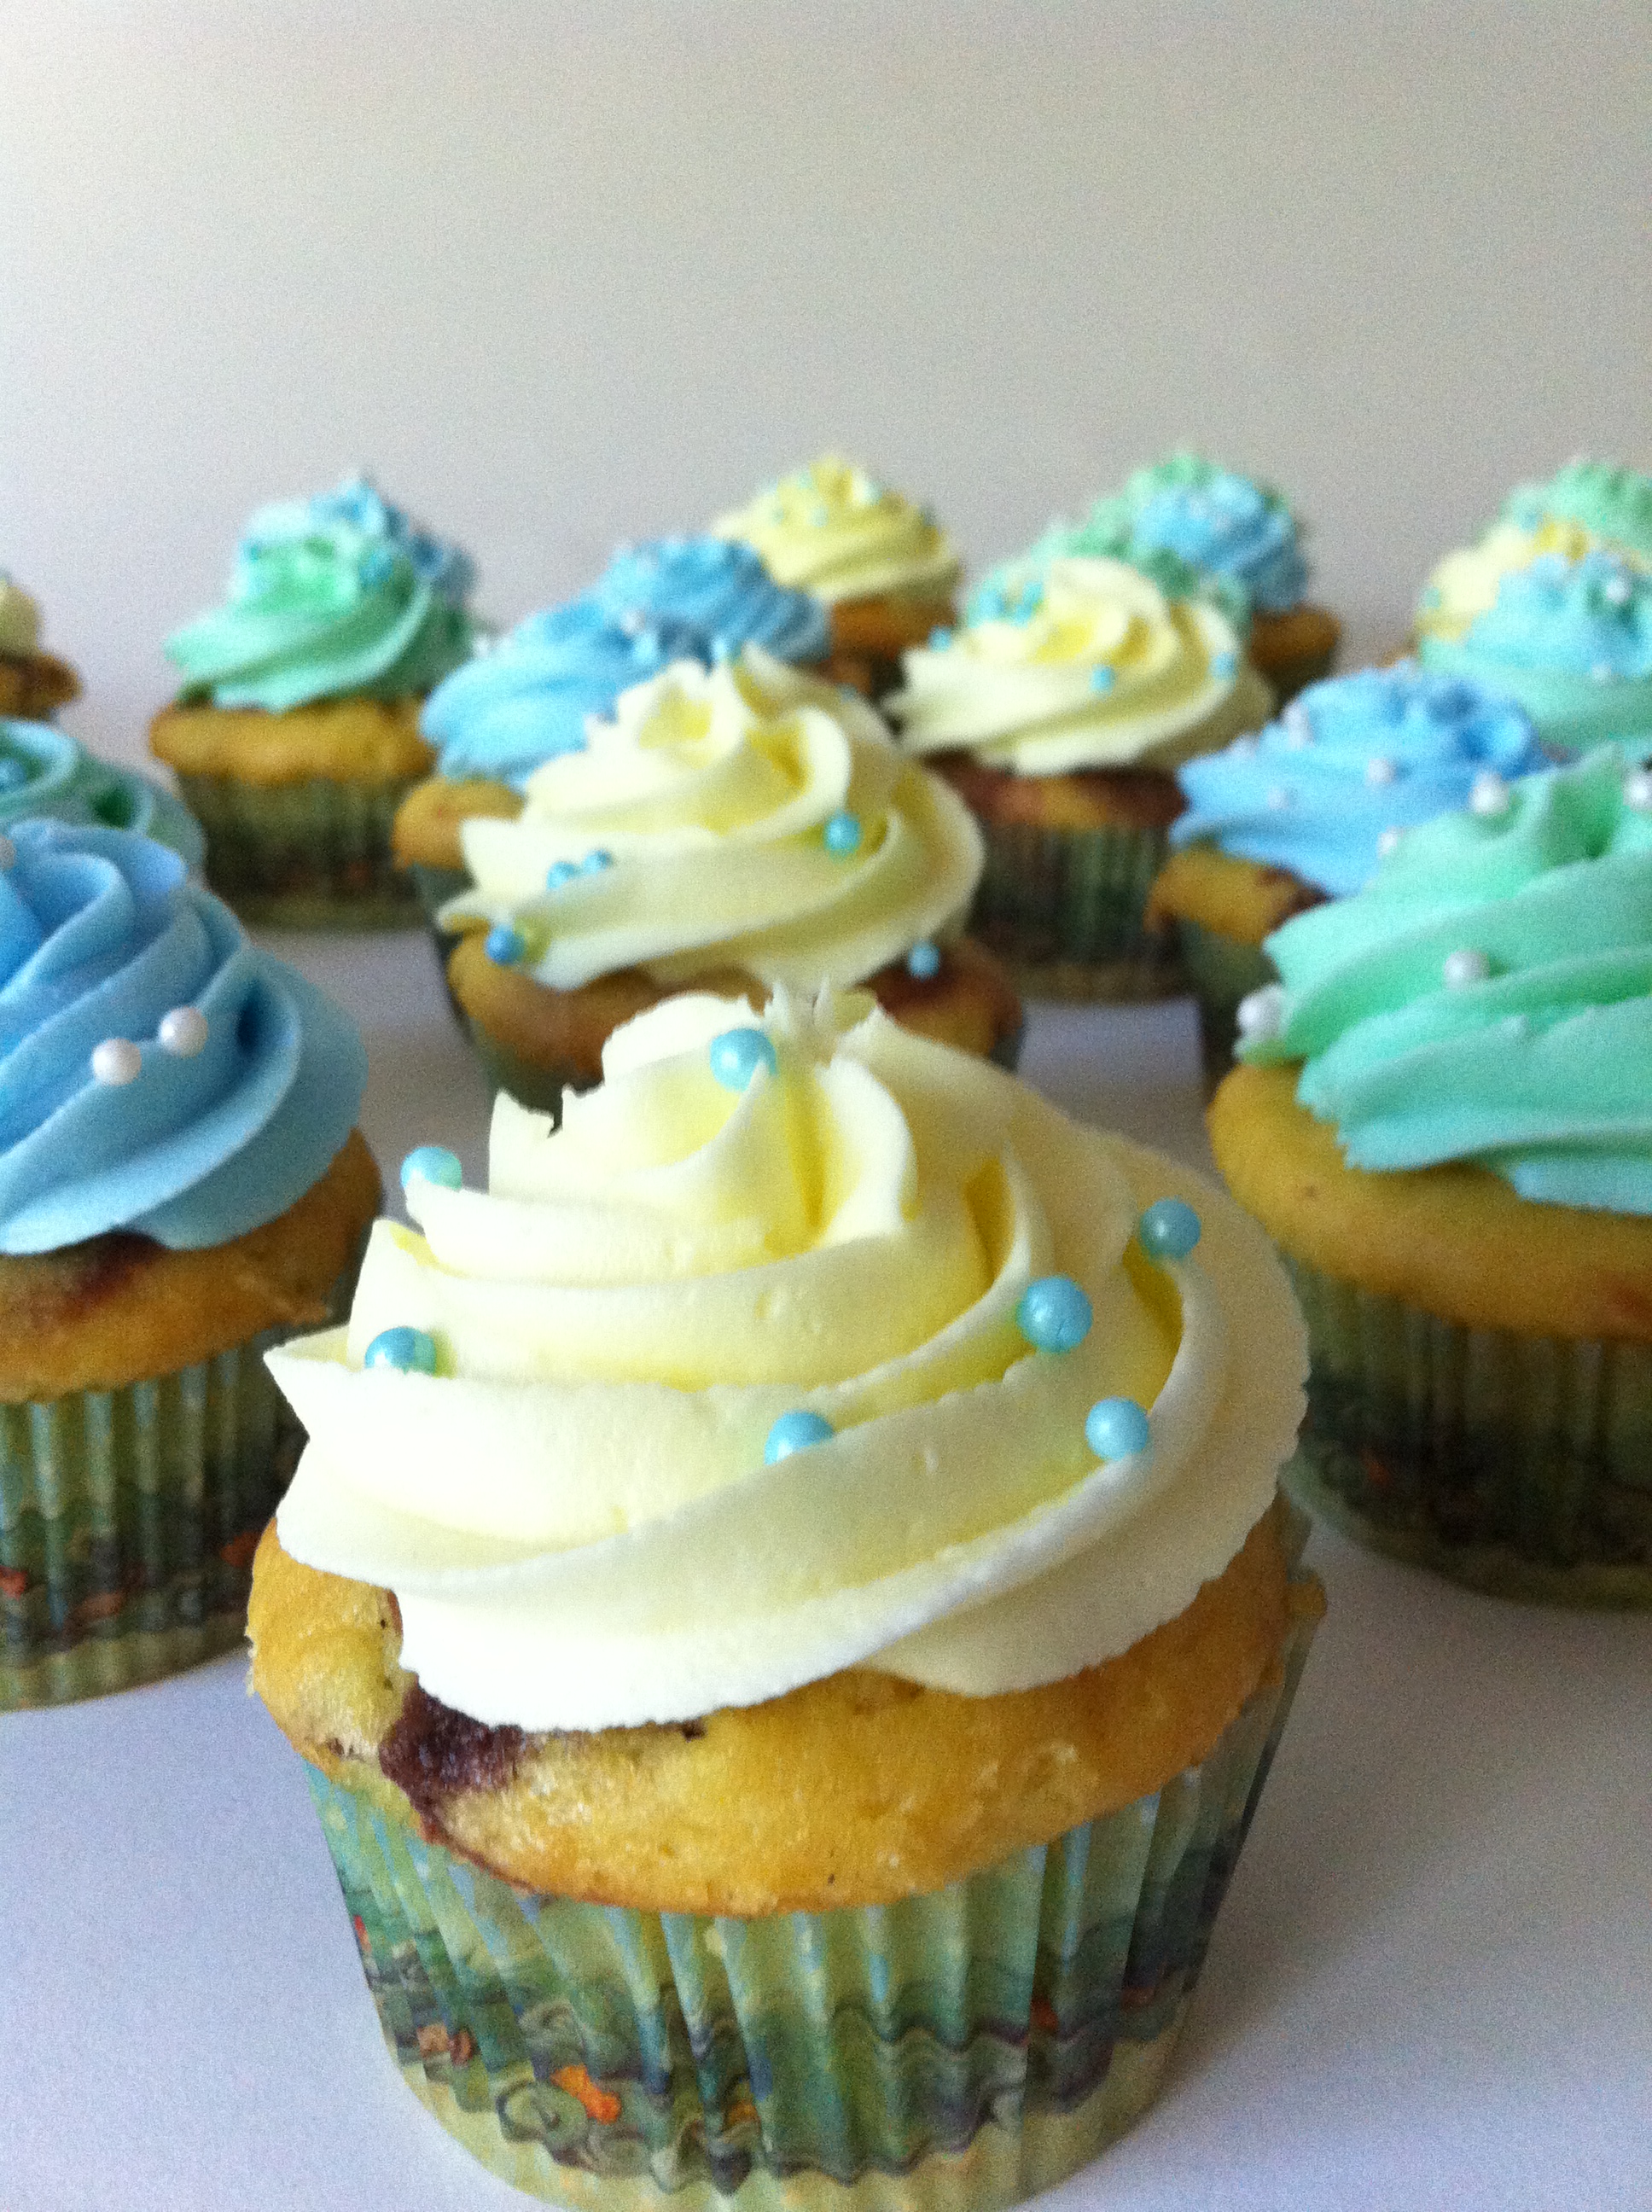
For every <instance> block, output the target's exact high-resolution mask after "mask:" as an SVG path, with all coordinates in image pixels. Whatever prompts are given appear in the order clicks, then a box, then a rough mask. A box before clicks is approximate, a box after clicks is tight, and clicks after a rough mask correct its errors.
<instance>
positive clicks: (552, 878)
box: [545, 860, 579, 891]
mask: <svg viewBox="0 0 1652 2212" xmlns="http://www.w3.org/2000/svg"><path fill="white" fill-rule="evenodd" d="M578 874H579V870H578V868H576V867H575V866H574V863H573V861H572V860H553V861H552V862H551V864H550V866H549V867H548V868H547V869H546V870H545V889H546V890H548V891H559V890H561V889H562V885H563V884H571V883H572V882H573V880H574V877H575V876H577V875H578Z"/></svg>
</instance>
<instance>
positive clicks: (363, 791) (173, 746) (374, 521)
mask: <svg viewBox="0 0 1652 2212" xmlns="http://www.w3.org/2000/svg"><path fill="white" fill-rule="evenodd" d="M473 579H474V570H473V568H472V567H471V562H470V561H469V559H468V557H467V556H465V554H463V553H462V552H460V551H459V549H458V548H457V547H455V546H452V545H449V544H446V543H444V542H443V541H442V540H440V539H439V538H434V537H433V536H431V535H430V534H429V533H428V532H426V531H424V530H422V529H421V528H420V527H418V526H416V525H415V524H414V523H412V522H411V521H410V520H409V519H408V517H407V516H406V515H405V514H404V513H403V512H402V510H401V509H400V508H398V507H393V506H392V505H390V504H389V503H388V502H387V501H386V500H384V499H383V498H382V497H381V496H380V494H379V493H378V492H377V491H376V490H375V489H374V487H373V486H372V485H371V484H370V483H367V481H366V480H365V479H363V478H360V477H356V478H351V479H349V481H347V482H346V483H343V485H341V486H340V487H339V489H337V491H334V492H329V493H325V494H323V495H319V496H318V497H316V498H314V499H310V500H298V501H283V502H281V503H278V504H276V505H273V506H270V507H263V508H260V509H259V510H258V513H255V514H254V516H253V517H252V521H251V522H250V523H249V525H248V526H247V529H246V534H245V536H244V537H243V538H242V540H241V543H240V546H239V547H238V549H237V551H236V556H235V562H234V570H233V572H232V574H231V577H230V582H229V587H228V592H227V594H226V597H225V600H224V603H223V605H222V606H219V607H216V608H213V609H212V610H210V611H209V612H208V613H206V614H204V615H202V616H199V617H197V618H196V619H195V620H194V621H193V622H191V623H186V624H185V626H184V627H183V628H182V629H179V630H177V631H175V632H174V633H173V635H172V637H170V638H169V639H168V640H167V657H168V659H171V660H172V661H173V663H174V664H175V665H176V666H177V667H178V669H179V671H180V675H181V678H182V681H181V684H180V686H179V693H178V696H177V699H176V701H175V702H174V703H173V705H172V706H170V707H168V708H166V709H165V710H164V711H163V712H162V713H161V714H159V715H157V716H156V717H155V722H154V724H153V725H152V727H151V731H150V744H151V746H152V748H153V750H155V753H156V754H157V756H158V757H160V758H161V759H162V760H164V761H166V762H167V763H168V764H169V765H170V766H171V767H172V769H173V771H174V773H175V774H176V775H177V776H178V778H179V785H180V787H181V788H182V790H183V792H184V795H185V799H187V800H188V801H189V803H190V805H191V807H192V808H193V810H194V811H195V812H196V813H197V815H198V816H199V817H200V819H201V821H202V823H203V827H204V828H205V830H206V836H207V874H208V878H209V880H210V882H211V883H212V884H214V885H215V887H216V888H217V889H218V890H221V891H222V893H223V895H224V896H226V897H228V898H230V899H231V900H232V901H233V902H234V903H235V904H236V905H237V906H238V908H240V911H241V912H242V913H243V914H245V915H249V916H250V917H252V918H255V919H258V920H263V921H276V922H284V923H289V924H294V925H298V926H302V925H305V924H320V925H355V926H372V925H374V924H376V923H381V922H399V921H404V920H407V919H409V918H410V913H411V911H412V902H411V899H410V893H409V891H408V890H407V887H406V885H405V884H404V882H403V881H402V880H401V878H398V876H397V874H396V873H395V872H394V871H393V869H392V866H391V863H390V848H389V829H390V823H391V820H392V817H393V816H394V813H395V811H396V807H397V805H398V804H399V803H400V800H401V799H402V797H403V796H404V793H406V792H407V790H409V789H410V787H411V786H412V784H413V783H414V782H415V781H417V780H418V778H419V777H420V776H421V775H424V774H425V773H426V772H427V771H428V769H429V767H430V765H431V763H432V760H433V758H434V756H433V753H432V750H431V748H430V747H429V745H428V744H427V743H426V741H425V740H424V738H422V736H421V735H420V733H419V727H418V721H419V713H420V709H421V706H422V702H423V700H424V698H425V696H426V695H427V694H428V693H429V692H430V691H431V690H433V689H434V686H435V685H436V684H439V683H440V681H441V679H442V678H444V677H445V676H446V675H448V674H449V673H451V671H452V670H453V669H455V668H456V667H458V666H459V665H460V664H461V663H462V662H464V661H465V660H467V659H469V658H470V655H471V653H472V651H473V650H474V649H475V647H476V644H477V636H478V632H477V626H476V624H475V623H474V621H473V620H472V617H471V615H470V614H469V613H468V611H467V610H466V604H465V602H466V599H467V597H468V594H469V592H470V589H471V584H472V581H473Z"/></svg>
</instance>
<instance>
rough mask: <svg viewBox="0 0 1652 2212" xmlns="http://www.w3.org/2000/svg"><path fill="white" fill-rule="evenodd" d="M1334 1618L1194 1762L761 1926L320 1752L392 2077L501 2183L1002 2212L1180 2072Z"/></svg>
mask: <svg viewBox="0 0 1652 2212" xmlns="http://www.w3.org/2000/svg"><path fill="white" fill-rule="evenodd" d="M1300 1587H1301V1586H1300V1585H1299V1588H1300ZM1318 1610H1319V1608H1318V1606H1317V1604H1316V1603H1315V1602H1313V1601H1305V1602H1302V1603H1300V1604H1299V1606H1298V1607H1297V1609H1296V1610H1295V1612H1294V1613H1293V1620H1292V1626H1291V1632H1290V1635H1289V1638H1288V1641H1287V1644H1286V1646H1285V1652H1284V1655H1283V1661H1284V1663H1283V1665H1282V1667H1281V1668H1280V1669H1279V1670H1278V1679H1276V1680H1273V1681H1272V1682H1270V1683H1268V1684H1266V1685H1264V1686H1263V1687H1262V1688H1260V1690H1258V1692H1256V1694H1255V1695H1254V1697H1253V1698H1252V1699H1250V1701H1249V1703H1248V1705H1246V1706H1245V1708H1244V1709H1243V1711H1242V1712H1241V1713H1240V1714H1239V1715H1238V1716H1237V1717H1236V1719H1235V1720H1234V1721H1233V1722H1232V1723H1231V1724H1230V1726H1229V1728H1228V1729H1226V1730H1225V1731H1224V1734H1223V1735H1222V1736H1221V1737H1220V1739H1219V1740H1218V1742H1217V1744H1216V1746H1215V1747H1214V1748H1213V1749H1212V1752H1211V1753H1210V1755H1209V1757H1208V1758H1206V1759H1205V1760H1204V1761H1203V1762H1202V1763H1201V1764H1200V1765H1198V1766H1194V1767H1190V1768H1188V1769H1187V1770H1186V1771H1184V1772H1182V1773H1181V1774H1180V1775H1177V1776H1175V1778H1173V1779H1172V1780H1170V1781H1169V1782H1168V1783H1167V1784H1165V1786H1164V1787H1163V1789H1162V1790H1158V1791H1157V1792H1156V1793H1155V1794H1154V1795H1152V1796H1147V1797H1144V1798H1140V1799H1139V1800H1138V1801H1137V1802H1135V1803H1133V1804H1131V1805H1128V1806H1127V1807H1125V1808H1123V1809H1122V1810H1121V1811H1120V1812H1117V1813H1114V1814H1110V1815H1108V1816H1107V1817H1106V1818H1104V1819H1102V1820H1094V1821H1090V1822H1088V1823H1086V1824H1085V1825H1084V1826H1081V1827H1078V1828H1075V1829H1073V1830H1072V1831H1070V1832H1069V1833H1067V1834H1066V1835H1065V1836H1063V1837H1060V1838H1058V1839H1057V1840H1056V1841H1055V1842H1054V1843H1053V1844H1048V1846H1045V1847H1042V1848H1039V1849H1036V1850H1024V1851H1019V1852H1017V1853H1016V1854H1015V1855H1014V1856H1013V1857H1011V1858H1008V1859H1006V1860H1005V1861H1004V1862H1003V1863H1001V1864H999V1865H997V1866H994V1867H992V1868H989V1869H987V1870H986V1871H984V1872H982V1873H980V1874H976V1875H971V1876H970V1877H969V1878H968V1879H967V1880H965V1881H959V1882H957V1883H955V1884H953V1885H952V1886H951V1887H949V1888H946V1889H944V1890H939V1891H936V1892H934V1893H931V1894H929V1895H926V1896H921V1897H915V1898H911V1899H906V1900H904V1901H903V1902H902V1903H900V1904H896V1905H878V1906H868V1907H865V1908H860V1909H855V1908H847V1909H844V1910H841V1911H832V1912H823V1913H805V1912H798V1913H786V1914H780V1915H776V1916H774V1917H770V1918H765V1919H751V1920H742V1919H736V1918H729V1917H712V1916H708V1915H695V1914H666V1915H659V1914H655V1913H648V1912H641V1911H629V1910H625V1909H623V1908H620V1907H617V1906H605V1905H586V1904H581V1903H578V1902H576V1901H574V1900H571V1899H562V1898H557V1897H553V1896H547V1895H543V1894H540V1893H534V1892H531V1891H524V1890H521V1889H518V1888H516V1887H513V1885H512V1884H511V1883H509V1882H507V1881H501V1879H499V1878H498V1877H497V1876H495V1875H491V1874H489V1873H487V1872H485V1871H484V1870H483V1869H480V1868H478V1867H476V1866H474V1865H472V1864H471V1863H468V1862H467V1861H465V1860H464V1859H462V1858H460V1857H459V1856H458V1855H457V1854H455V1853H453V1852H451V1851H449V1850H446V1849H445V1848H443V1847H442V1846H441V1845H440V1844H430V1843H427V1842H425V1841H423V1840H422V1838H420V1837H419V1836H418V1835H417V1834H416V1833H415V1832H412V1831H411V1830H410V1829H409V1828H408V1827H406V1826H404V1825H403V1824H402V1823H401V1822H400V1821H399V1820H396V1819H394V1818H393V1817H391V1816H388V1815H386V1814H384V1813H381V1812H380V1811H377V1810H375V1809H374V1808H373V1807H372V1806H371V1805H370V1804H369V1803H368V1802H367V1801H366V1800H365V1799H364V1798H360V1797H357V1796H354V1795H352V1794H351V1793H350V1792H349V1791H348V1790H343V1789H341V1788H338V1787H337V1786H335V1785H334V1784H331V1783H329V1782H327V1781H326V1780H325V1778H323V1777H322V1776H320V1775H319V1774H317V1773H314V1772H312V1774H311V1777H310V1787H311V1790H312V1792H313V1796H314V1798H315V1802H316V1805H317V1808H318V1810H319V1813H320V1815H321V1820H322V1825H323V1826H324V1828H325V1832H326V1836H327V1841H328V1844H329V1846H330V1847H331V1851H332V1854H333V1859H334V1863H335V1865H336V1867H337V1872H338V1877H339V1881H340V1885H341V1887H343V1893H344V1899H345V1902H346V1905H347V1906H348V1908H349V1912H350V1915H351V1918H352V1921H353V1923H354V1926H355V1935H356V1940H357V1943H358V1945H359V1947H360V1949H361V1960H362V1965H363V1967H364V1969H365V1972H366V1975H367V1986H368V1988H369V1989H370V1990H371V1991H372V1994H373V1998H374V2003H375V2005H376V2006H377V2008H378V2011H379V2018H380V2027H381V2028H382V2030H383V2033H384V2036H385V2040H386V2043H387V2044H388V2045H389V2047H390V2050H391V2052H392V2056H393V2057H394V2058H395V2060H396V2063H397V2064H398V2066H399V2067H400V2069H401V2071H402V2075H403V2078H404V2080H405V2081H406V2082H407V2084H408V2086H409V2087H410V2088H411V2089H412V2091H413V2092H414V2093H415V2095H416V2096H417V2097H419V2098H420V2099H421V2100H422V2101H423V2103H424V2104H425V2105H426V2106H428V2108H429V2109H430V2110H431V2112H434V2115H435V2117H436V2118H438V2119H439V2120H440V2122H441V2124H442V2125H443V2126H444V2127H446V2129H447V2130H449V2131H450V2132H451V2133H452V2135H454V2136H457V2137H458V2139H459V2141H460V2142H462V2143H464V2145H465V2148H467V2149H468V2150H470V2151H471V2153H472V2154H473V2155H474V2156H475V2157H477V2159H479V2160H481V2161H482V2163H483V2165H484V2166H488V2167H489V2168H490V2169H491V2170H492V2171H493V2172H495V2173H496V2174H499V2175H501V2176H502V2177H503V2178H504V2179H507V2180H508V2181H511V2182H513V2183H514V2184H515V2185H516V2186H517V2187H518V2188H519V2189H523V2190H526V2191H529V2192H530V2193H531V2194H533V2195H535V2196H538V2197H544V2198H546V2199H549V2200H550V2201H551V2202H553V2203H563V2204H568V2205H573V2206H580V2207H592V2208H598V2209H599V2212H619V2208H622V2207H624V2208H637V2212H642V2208H645V2207H650V2206H658V2205H660V2204H662V2203H671V2204H673V2205H677V2206H681V2207H683V2212H716V2208H717V2207H718V2206H720V2204H721V2203H722V2202H723V2200H725V2199H726V2198H728V2197H733V2196H734V2195H735V2194H736V2192H737V2191H738V2195H739V2200H740V2203H742V2205H743V2206H752V2207H765V2208H767V2207H773V2208H780V2207H781V2206H786V2207H799V2206H815V2205H817V2206H820V2207H821V2208H823V2212H824V2208H825V2207H826V2206H827V2205H828V2204H829V2205H831V2206H833V2207H836V2208H839V2212H841V2208H842V2207H843V2206H844V2205H845V2204H846V2203H856V2204H859V2205H861V2206H864V2207H867V2208H879V2212H884V2208H887V2212H896V2208H897V2207H898V2208H901V2212H914V2208H916V2212H930V2208H934V2212H942V2208H946V2212H983V2208H987V2207H994V2206H1000V2205H1006V2204H1010V2203H1016V2202H1017V2201H1018V2200H1019V2199H1020V2198H1022V2197H1027V2196H1029V2195H1030V2194H1032V2193H1033V2192H1034V2191H1037V2190H1040V2189H1043V2188H1047V2187H1048V2186H1049V2185H1052V2184H1053V2183H1054V2182H1056V2181H1059V2180H1060V2179H1062V2178H1063V2176H1065V2175H1066V2174H1068V2173H1071V2172H1074V2171H1075V2170H1076V2169H1077V2168H1078V2166H1082V2165H1084V2163H1085V2162H1086V2160H1089V2159H1090V2158H1091V2157H1093V2156H1094V2155H1095V2154H1096V2152H1097V2151H1098V2150H1100V2149H1101V2148H1102V2147H1103V2145H1105V2144H1106V2143H1108V2142H1110V2141H1111V2140H1112V2139H1113V2137H1114V2136H1116V2135H1118V2134H1120V2133H1121V2131H1122V2130H1124V2129H1125V2128H1126V2127H1127V2126H1128V2125H1129V2124H1130V2123H1131V2121H1132V2120H1133V2119H1134V2118H1136V2116H1137V2115H1138V2114H1139V2112H1141V2111H1142V2110H1143V2108H1144V2107H1145V2106H1146V2105H1147V2104H1148V2103H1149V2102H1150V2101H1151V2099H1152V2097H1153V2095H1154V2093H1155V2092H1156V2091H1157V2087H1158V2085H1159V2083H1160V2081H1161V2080H1162V2079H1163V2075H1164V2071H1165V2069H1166V2066H1167V2065H1168V2063H1169V2057H1170V2054H1171V2051H1172V2049H1173V2047H1174V2044H1175V2037H1176V2033H1177V2031H1178V2029H1179V2028H1180V2027H1181V2020H1182V2016H1183V2014H1184V2012H1185V2010H1186V2007H1187V2000H1188V1996H1189V1995H1190V1993H1191V1991H1192V1989H1193V1984H1194V1982H1195V1980H1196V1979H1197V1978H1198V1974H1199V1971H1200V1966H1202V1964H1203V1962H1204V1958H1205V1953H1206V1947H1207V1945H1208V1942H1209V1940H1210V1932H1211V1926H1212V1920H1213V1918H1214V1917H1215V1913H1216V1911H1217V1907H1218V1905H1219V1903H1220V1901H1221V1899H1222V1896H1223V1893H1224V1891H1225V1889H1226V1887H1227V1885H1228V1881H1229V1878H1230V1875H1231V1874H1232V1872H1233V1869H1234V1865H1235V1863H1236V1860H1237V1857H1238V1855H1239V1850H1240V1846H1241V1844H1242V1843H1243V1840H1244V1837H1245V1832H1246V1830H1247V1828H1248V1825H1249V1821H1250V1818H1251V1814H1252V1813H1253V1812H1254V1808H1255V1804H1256V1800H1257V1796H1258V1794H1259V1792H1260V1789H1261V1786H1262V1782H1263V1780H1264V1778H1265V1777H1266V1771H1267V1768H1268V1765H1269V1762H1270V1760H1271V1759H1272V1754H1273V1750H1274V1747H1275V1745H1276V1744H1277V1742H1278V1737H1279V1733H1280V1730H1281V1729H1282V1728H1283V1726H1284V1723H1285V1715H1286V1713H1287V1711H1288V1710H1289V1707H1290V1704H1291V1697H1292V1694H1293V1692H1294V1691H1295V1688H1296V1684H1297V1678H1298V1676H1299V1674H1300V1673H1301V1669H1302V1665H1303V1660H1304V1658H1305V1656H1306V1654H1307V1649H1308V1644H1309V1639H1310V1638H1311V1635H1312V1632H1313V1627H1314V1624H1315V1620H1317V1616H1318ZM844 2191H849V2192H850V2195H849V2196H848V2197H846V2196H845V2194H844Z"/></svg>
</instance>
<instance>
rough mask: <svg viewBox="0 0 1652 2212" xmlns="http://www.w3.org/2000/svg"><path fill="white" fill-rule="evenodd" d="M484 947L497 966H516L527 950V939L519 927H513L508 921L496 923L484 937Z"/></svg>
mask: <svg viewBox="0 0 1652 2212" xmlns="http://www.w3.org/2000/svg"><path fill="white" fill-rule="evenodd" d="M482 949H483V951H484V952H485V953H486V954H487V956H488V957H489V960H491V961H492V962H493V963H494V965H495V968H514V967H515V965H516V963H517V962H518V961H519V959H520V958H521V957H522V955H523V954H524V953H525V951H527V949H528V948H527V941H526V939H525V938H524V937H523V935H522V933H521V931H520V930H519V929H513V928H512V927H511V926H510V924H509V922H507V921H501V922H498V923H495V926H494V927H493V928H492V929H490V930H489V932H488V934H487V936H486V937H485V938H484V939H483V942H482Z"/></svg>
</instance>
